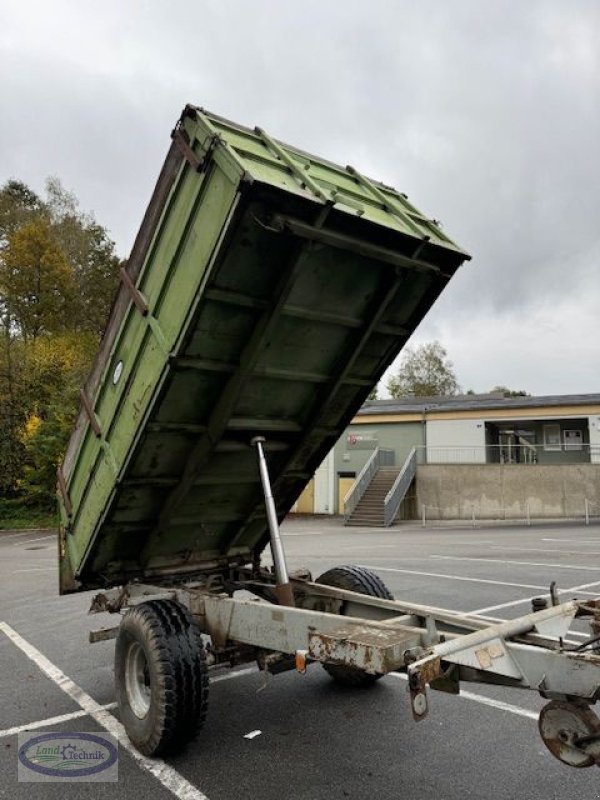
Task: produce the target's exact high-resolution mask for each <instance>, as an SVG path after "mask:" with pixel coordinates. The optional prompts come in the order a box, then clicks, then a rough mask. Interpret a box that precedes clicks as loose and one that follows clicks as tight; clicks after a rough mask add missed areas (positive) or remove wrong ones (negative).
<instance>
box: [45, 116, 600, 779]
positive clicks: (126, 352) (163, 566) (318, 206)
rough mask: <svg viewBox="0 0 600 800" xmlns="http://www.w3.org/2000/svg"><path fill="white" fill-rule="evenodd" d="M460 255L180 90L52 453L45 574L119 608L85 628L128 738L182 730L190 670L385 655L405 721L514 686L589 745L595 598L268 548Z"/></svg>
mask: <svg viewBox="0 0 600 800" xmlns="http://www.w3.org/2000/svg"><path fill="white" fill-rule="evenodd" d="M467 257H468V256H467V255H466V254H465V253H464V252H463V251H462V250H460V249H459V248H458V247H456V245H454V244H453V243H452V242H451V241H450V240H449V239H448V238H447V237H446V236H445V235H444V234H443V233H442V232H441V231H440V229H439V227H438V226H437V224H435V223H434V222H432V221H430V220H428V219H427V218H426V217H424V216H422V215H421V214H420V213H419V212H418V211H417V210H416V209H415V208H414V206H412V205H410V204H409V203H408V201H407V199H406V198H405V197H404V196H403V195H401V194H398V193H397V192H395V191H394V190H392V189H390V188H388V187H385V186H383V185H381V184H378V183H374V182H373V181H371V180H369V179H367V178H365V177H364V176H362V175H361V174H360V173H358V172H357V171H356V170H353V169H350V168H348V167H347V168H346V169H343V168H341V167H337V166H335V165H333V164H329V163H326V162H324V161H322V160H321V159H317V158H314V157H313V156H309V155H307V154H305V153H302V152H300V151H298V150H295V149H292V148H290V147H287V146H286V145H282V144H280V143H278V142H276V141H274V140H272V139H270V138H269V137H268V136H267V135H266V134H265V133H264V132H263V131H261V130H259V129H256V130H255V131H250V130H247V129H245V128H242V127H240V126H238V125H234V124H233V123H230V122H226V121H225V120H222V119H219V118H217V117H214V116H212V115H210V114H207V113H205V112H203V111H201V110H199V109H197V108H192V107H188V108H186V109H185V111H184V113H183V116H182V118H181V120H180V121H179V123H178V125H177V127H176V129H175V131H174V136H173V144H172V146H171V149H170V151H169V153H168V155H167V159H166V162H165V165H164V167H163V170H162V173H161V175H160V177H159V180H158V184H157V186H156V189H155V192H154V195H153V197H152V200H151V202H150V206H149V208H148V211H147V212H146V216H145V219H144V222H143V224H142V228H141V230H140V233H139V235H138V237H137V240H136V243H135V246H134V250H133V254H132V257H131V260H130V262H129V266H128V269H127V271H126V272H123V275H122V279H123V280H122V286H121V288H120V290H119V294H118V296H117V299H116V302H115V306H114V308H113V312H112V315H111V318H110V321H109V324H108V328H107V331H106V335H105V337H104V340H103V343H102V346H101V349H100V352H99V355H98V359H97V361H96V365H95V367H94V370H93V372H92V375H91V376H90V379H89V381H88V383H87V385H86V386H85V388H84V390H83V392H82V412H81V415H80V417H79V420H78V423H77V427H76V430H75V432H74V434H73V438H72V439H71V442H70V444H69V448H68V451H67V454H66V457H65V461H64V464H63V467H62V469H61V470H60V471H59V487H60V509H61V517H62V524H61V530H60V552H61V591H63V592H68V591H77V590H80V589H88V588H91V587H102V591H101V592H99V593H98V594H97V595H96V596H95V597H94V599H93V601H92V605H91V609H90V610H91V611H94V612H104V611H110V612H113V613H119V615H120V616H119V619H120V624H119V625H118V626H115V627H114V628H105V629H101V630H98V631H94V632H92V634H91V636H90V638H91V640H92V641H101V640H104V639H107V638H112V637H116V647H115V686H116V696H117V701H118V705H119V717H120V719H121V721H122V723H123V725H124V726H125V730H126V731H127V734H128V735H129V737H130V739H131V741H132V742H133V743H134V744H135V746H136V747H137V748H138V749H139V750H140V751H141V752H142V753H145V754H147V755H160V754H164V753H172V752H174V751H175V750H177V749H179V748H181V747H182V746H184V745H185V743H186V742H188V741H190V740H191V739H193V738H194V737H195V736H196V735H197V733H198V732H199V730H200V728H201V727H202V725H203V723H204V719H205V716H206V707H207V699H208V687H209V683H208V670H209V668H213V667H215V668H219V667H220V666H224V665H226V666H234V665H235V664H241V663H248V662H252V661H256V662H257V663H258V665H259V667H260V668H261V669H264V670H268V671H270V672H280V671H282V670H285V669H290V668H292V669H293V668H294V666H295V667H296V668H297V669H298V670H299V671H300V672H304V671H305V669H306V667H307V665H308V664H310V663H311V662H320V663H321V664H322V665H323V666H324V668H325V669H326V670H327V672H328V673H329V675H330V676H331V677H332V678H333V680H335V681H337V682H338V683H341V684H344V685H346V686H348V687H358V686H360V687H367V686H369V685H373V684H374V683H375V682H376V681H377V680H378V679H379V678H381V677H383V676H384V675H385V674H386V673H388V672H397V671H402V672H405V673H406V675H407V679H408V687H409V690H410V691H409V696H410V701H411V707H412V713H413V716H414V718H415V719H417V720H420V719H424V718H425V717H426V715H427V713H428V709H429V702H428V694H427V687H428V686H430V687H431V688H434V689H439V690H441V691H446V692H450V693H453V694H456V693H458V691H459V689H460V683H461V682H463V681H478V682H483V683H493V684H497V685H504V686H509V687H513V688H515V687H520V688H528V689H533V690H534V691H538V692H539V693H540V694H541V695H542V696H543V697H545V698H547V699H548V700H550V702H549V703H548V704H547V705H546V706H545V707H544V708H543V709H542V711H541V714H540V721H539V727H540V733H541V736H542V739H543V741H544V742H545V743H546V745H547V746H548V748H549V749H550V751H551V752H552V753H553V754H554V755H555V756H556V757H557V758H559V759H560V760H561V761H562V762H563V763H565V764H569V765H571V766H575V767H588V766H593V765H595V764H599V765H600V720H599V719H598V717H597V715H596V714H594V713H593V712H592V711H591V708H590V706H591V705H593V704H594V703H595V702H596V701H597V700H598V699H599V698H600V677H599V676H600V650H599V647H600V645H599V643H598V640H599V638H600V637H599V635H598V632H599V631H600V600H592V599H589V600H586V601H585V602H579V601H576V600H570V601H567V602H565V603H560V601H559V597H558V593H557V591H556V587H555V585H553V586H552V587H551V591H550V597H549V598H548V599H546V598H536V601H535V604H534V606H535V613H531V614H526V615H525V616H523V617H519V618H518V619H511V620H508V621H502V620H491V619H489V618H485V617H479V616H477V615H473V614H465V615H462V614H460V613H458V612H456V611H447V610H444V609H439V608H432V607H431V606H423V605H416V604H414V603H411V602H409V601H405V600H403V601H395V600H394V599H393V597H392V595H391V594H390V592H389V590H388V589H387V588H386V586H385V585H384V584H383V583H382V581H381V579H380V578H379V577H378V576H377V575H376V574H375V573H373V572H371V571H369V570H368V569H366V568H364V567H353V566H341V567H336V568H334V569H330V570H328V571H327V572H326V573H324V574H323V575H321V576H320V578H317V580H316V581H313V580H312V576H311V575H310V572H309V571H308V570H305V571H301V572H297V573H296V574H292V575H290V574H289V572H288V570H287V565H286V563H285V553H284V550H283V546H282V542H281V538H280V536H279V530H278V517H279V519H281V518H282V517H283V516H284V515H285V514H286V512H287V511H288V510H289V508H290V506H291V505H292V504H293V502H294V501H295V499H296V498H297V497H298V495H299V494H300V492H301V490H302V488H303V487H304V486H305V484H306V483H307V481H308V480H309V479H310V477H311V475H312V473H313V472H314V470H315V469H316V467H317V465H318V464H319V462H320V461H321V459H322V458H323V457H324V456H325V454H326V453H327V451H328V450H329V448H330V447H331V446H332V445H333V443H334V442H335V440H336V439H337V438H338V436H339V435H340V434H341V432H342V431H343V429H344V427H345V426H346V425H347V423H348V422H349V421H350V419H351V418H352V416H353V415H354V413H355V412H356V411H357V410H358V408H359V406H360V405H361V403H362V401H363V400H364V399H365V397H366V396H367V394H368V392H369V391H370V389H371V388H372V386H373V385H374V384H375V382H376V381H377V380H378V379H379V377H380V376H381V375H382V373H383V372H384V370H385V369H386V367H387V366H388V365H389V364H390V363H391V361H392V360H393V359H394V358H395V356H396V355H397V353H398V351H399V350H400V348H401V347H402V345H403V344H404V342H405V341H406V339H407V337H408V336H409V335H410V334H411V333H412V331H413V330H414V329H415V327H416V325H417V324H418V323H419V321H420V320H421V318H422V317H423V315H424V314H425V312H426V311H427V309H428V308H429V306H430V305H431V303H432V302H433V301H434V300H435V298H436V297H437V296H438V294H439V293H440V291H441V290H442V289H443V287H444V286H445V284H446V283H447V281H448V280H449V278H451V277H452V275H453V274H454V272H455V271H456V269H457V268H458V266H459V265H460V264H461V263H462V261H464V259H465V258H467ZM265 440H266V444H264V441H265ZM263 449H266V459H265V454H264V452H263ZM269 471H270V474H271V478H272V479H273V484H272V489H271V484H270V479H269ZM269 541H270V544H271V552H272V555H273V569H270V568H266V567H265V566H263V565H262V564H261V558H260V556H261V551H262V549H263V548H264V546H265V544H266V543H267V542H269ZM112 585H114V587H115V588H110V587H111V586H112ZM238 590H245V591H246V592H250V593H252V594H253V598H252V599H251V600H248V599H246V598H247V595H246V594H243V593H240V592H239V591H238ZM586 621H587V623H588V625H589V627H588V633H587V634H586V633H583V632H581V631H572V630H571V626H572V623H573V624H574V623H575V622H577V623H581V622H586ZM199 634H202V635H203V636H200V635H199ZM582 639H583V641H582Z"/></svg>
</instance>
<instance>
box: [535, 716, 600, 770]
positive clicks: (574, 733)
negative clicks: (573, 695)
mask: <svg viewBox="0 0 600 800" xmlns="http://www.w3.org/2000/svg"><path fill="white" fill-rule="evenodd" d="M538 725H539V730H540V734H541V736H542V739H543V740H544V743H545V745H546V747H547V748H548V750H550V752H551V753H552V755H553V756H555V758H558V760H559V761H562V762H563V764H568V765H569V766H570V767H591V766H593V765H594V764H595V763H596V760H595V758H594V757H593V756H591V755H588V754H587V753H585V752H583V751H582V750H580V749H579V748H578V747H577V739H578V737H585V736H590V735H596V734H599V733H600V721H599V720H598V717H597V716H596V715H595V714H594V712H593V711H591V710H590V709H589V708H588V707H586V706H583V705H576V704H574V703H565V702H560V701H557V700H554V701H552V702H550V703H548V705H546V706H544V708H543V709H542V710H541V712H540V718H539V723H538Z"/></svg>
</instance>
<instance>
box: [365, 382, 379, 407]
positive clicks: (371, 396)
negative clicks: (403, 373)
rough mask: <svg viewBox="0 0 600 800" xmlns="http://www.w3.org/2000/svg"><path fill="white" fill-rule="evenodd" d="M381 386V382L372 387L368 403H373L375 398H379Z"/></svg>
mask: <svg viewBox="0 0 600 800" xmlns="http://www.w3.org/2000/svg"><path fill="white" fill-rule="evenodd" d="M378 388H379V384H375V386H374V387H373V388H372V389H371V391H370V392H369V394H368V395H367V403H371V402H372V401H373V400H377V390H378Z"/></svg>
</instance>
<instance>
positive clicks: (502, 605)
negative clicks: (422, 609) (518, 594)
mask: <svg viewBox="0 0 600 800" xmlns="http://www.w3.org/2000/svg"><path fill="white" fill-rule="evenodd" d="M599 583H600V581H593V582H592V583H581V584H579V586H571V587H570V588H569V589H559V594H571V593H572V592H581V594H592V595H594V597H598V596H600V591H598V592H584V591H583V590H584V589H589V588H590V587H592V586H598V584H599ZM544 588H545V587H544ZM541 596H543V597H550V595H549V594H547V593H546V594H545V595H541ZM532 600H533V597H524V598H522V599H521V600H511V601H509V602H508V603H499V604H498V605H497V606H486V607H485V608H477V609H476V610H475V611H469V616H471V615H475V614H485V613H486V612H487V611H498V609H500V608H510V607H511V606H518V605H520V604H521V603H531V601H532ZM569 635H571V634H570V633H569Z"/></svg>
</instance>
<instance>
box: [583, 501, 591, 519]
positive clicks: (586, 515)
mask: <svg viewBox="0 0 600 800" xmlns="http://www.w3.org/2000/svg"><path fill="white" fill-rule="evenodd" d="M584 502H585V524H586V525H589V524H590V504H589V502H588V499H587V497H586V498H585V501H584Z"/></svg>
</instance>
